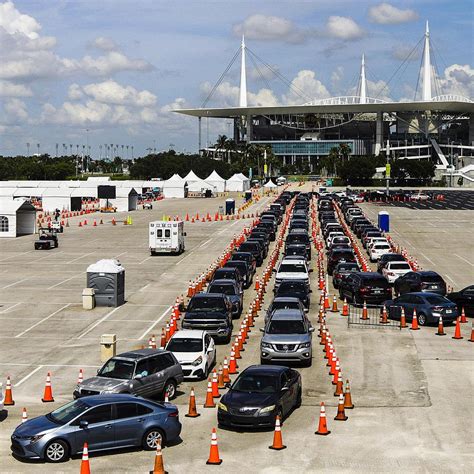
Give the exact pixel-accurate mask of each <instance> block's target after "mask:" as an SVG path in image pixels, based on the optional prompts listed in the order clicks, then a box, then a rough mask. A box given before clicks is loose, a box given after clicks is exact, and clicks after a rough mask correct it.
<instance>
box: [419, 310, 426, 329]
mask: <svg viewBox="0 0 474 474" xmlns="http://www.w3.org/2000/svg"><path fill="white" fill-rule="evenodd" d="M417 319H418V324H419V325H420V326H424V325H425V324H426V315H425V314H424V313H420V314H418V315H417Z"/></svg>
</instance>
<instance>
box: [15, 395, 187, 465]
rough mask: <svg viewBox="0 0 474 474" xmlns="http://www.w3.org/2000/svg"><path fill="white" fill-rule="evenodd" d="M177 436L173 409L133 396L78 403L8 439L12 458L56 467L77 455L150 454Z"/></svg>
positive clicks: (28, 424)
mask: <svg viewBox="0 0 474 474" xmlns="http://www.w3.org/2000/svg"><path fill="white" fill-rule="evenodd" d="M180 433H181V423H180V421H179V414H178V409H177V408H176V406H175V405H173V404H170V403H159V402H153V401H150V400H145V399H143V398H139V397H135V396H133V395H125V394H123V395H122V394H113V395H94V396H91V397H84V398H81V399H78V400H74V401H72V402H69V403H67V404H66V405H63V406H62V407H60V408H58V409H57V410H54V411H52V412H51V413H48V414H47V415H44V416H39V417H37V418H33V419H31V420H28V421H27V422H25V423H22V424H21V425H20V426H18V427H17V428H16V429H15V431H14V432H13V434H12V436H11V443H12V444H11V450H12V452H13V455H14V456H16V457H19V458H25V459H44V460H46V461H49V462H62V461H66V460H67V459H69V457H70V456H72V455H74V454H78V453H81V452H82V449H83V446H84V443H86V442H87V443H88V445H89V451H103V450H108V449H117V448H125V447H133V446H136V447H139V446H142V447H143V449H146V450H154V449H156V445H157V442H158V441H159V442H160V444H161V445H162V446H163V445H164V444H165V443H166V442H169V441H173V440H175V439H176V438H178V437H179V435H180Z"/></svg>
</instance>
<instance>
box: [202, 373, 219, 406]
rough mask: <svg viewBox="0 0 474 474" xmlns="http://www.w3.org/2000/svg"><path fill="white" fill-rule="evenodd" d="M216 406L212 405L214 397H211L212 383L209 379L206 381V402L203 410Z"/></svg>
mask: <svg viewBox="0 0 474 474" xmlns="http://www.w3.org/2000/svg"><path fill="white" fill-rule="evenodd" d="M215 406H216V404H215V403H214V397H213V395H212V381H211V379H210V378H209V379H208V380H207V392H206V402H205V403H204V408H214V407H215Z"/></svg>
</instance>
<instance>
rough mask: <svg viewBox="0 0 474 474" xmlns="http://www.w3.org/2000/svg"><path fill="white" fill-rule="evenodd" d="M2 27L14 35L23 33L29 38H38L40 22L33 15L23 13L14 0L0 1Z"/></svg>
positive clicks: (0, 22)
mask: <svg viewBox="0 0 474 474" xmlns="http://www.w3.org/2000/svg"><path fill="white" fill-rule="evenodd" d="M0 27H2V28H4V29H5V31H6V32H7V33H8V34H10V35H13V34H15V33H21V34H23V35H25V36H26V37H27V38H29V39H33V40H34V39H37V38H38V36H39V35H38V31H39V30H40V29H41V26H40V24H39V23H38V22H37V21H36V20H35V19H34V18H33V17H31V16H29V15H23V14H21V13H20V12H19V11H18V10H17V9H16V8H15V5H14V4H13V2H10V1H7V2H5V3H0Z"/></svg>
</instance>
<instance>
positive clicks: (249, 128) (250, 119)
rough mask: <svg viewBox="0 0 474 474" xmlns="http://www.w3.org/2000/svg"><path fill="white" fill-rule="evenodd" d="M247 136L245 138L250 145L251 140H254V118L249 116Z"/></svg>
mask: <svg viewBox="0 0 474 474" xmlns="http://www.w3.org/2000/svg"><path fill="white" fill-rule="evenodd" d="M246 135H247V136H246V137H245V141H246V142H247V143H250V140H252V116H251V115H247V134H246Z"/></svg>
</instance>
